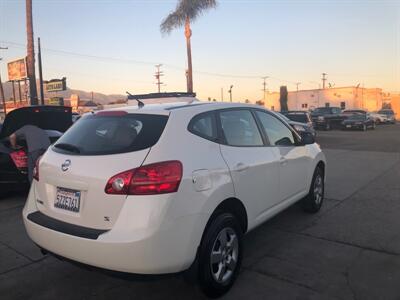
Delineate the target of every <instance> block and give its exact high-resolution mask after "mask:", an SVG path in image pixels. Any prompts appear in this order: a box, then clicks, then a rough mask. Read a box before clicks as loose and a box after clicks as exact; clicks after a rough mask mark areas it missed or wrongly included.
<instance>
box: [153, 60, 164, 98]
mask: <svg viewBox="0 0 400 300" xmlns="http://www.w3.org/2000/svg"><path fill="white" fill-rule="evenodd" d="M161 66H162V64H158V65H156V68H157V71H156V73H155V74H154V77H155V78H156V80H157V82H156V85H157V90H158V93H160V92H161V85H162V84H163V82H161V76H164V74H163V72H162V71H160V68H161Z"/></svg>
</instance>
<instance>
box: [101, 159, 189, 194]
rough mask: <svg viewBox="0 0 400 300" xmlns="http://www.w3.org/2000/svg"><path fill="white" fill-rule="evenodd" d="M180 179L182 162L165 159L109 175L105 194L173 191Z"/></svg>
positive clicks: (177, 186) (176, 188) (164, 192)
mask: <svg viewBox="0 0 400 300" xmlns="http://www.w3.org/2000/svg"><path fill="white" fill-rule="evenodd" d="M181 179H182V163H181V162H179V161H175V160H174V161H165V162H159V163H155V164H151V165H146V166H142V167H139V168H137V169H133V170H128V171H125V172H122V173H119V174H117V175H115V176H113V177H111V178H110V179H109V180H108V182H107V185H106V188H105V192H106V193H107V194H119V195H155V194H166V193H174V192H176V191H177V190H178V188H179V184H180V182H181Z"/></svg>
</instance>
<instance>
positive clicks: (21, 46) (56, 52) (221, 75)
mask: <svg viewBox="0 0 400 300" xmlns="http://www.w3.org/2000/svg"><path fill="white" fill-rule="evenodd" d="M0 42H2V43H6V44H9V45H12V46H13V47H16V48H23V47H25V44H23V43H15V42H10V41H0ZM42 50H43V51H46V52H50V53H54V54H58V55H66V56H75V57H81V58H87V59H93V60H100V61H114V62H118V63H124V64H126V63H130V64H141V65H152V66H154V65H157V64H158V62H149V61H140V60H133V59H126V58H117V57H107V56H97V55H91V54H83V53H77V52H71V51H65V50H57V49H51V48H42ZM163 66H165V67H167V68H170V69H175V70H179V71H182V70H183V71H184V70H186V68H184V67H180V66H176V65H172V64H163ZM194 73H196V74H201V75H208V76H215V77H223V78H240V79H257V78H260V77H262V76H260V75H235V74H225V73H214V72H206V71H201V70H198V71H194ZM268 78H270V79H272V80H275V81H279V82H286V83H290V84H296V82H294V81H289V80H285V79H281V78H277V77H273V76H268Z"/></svg>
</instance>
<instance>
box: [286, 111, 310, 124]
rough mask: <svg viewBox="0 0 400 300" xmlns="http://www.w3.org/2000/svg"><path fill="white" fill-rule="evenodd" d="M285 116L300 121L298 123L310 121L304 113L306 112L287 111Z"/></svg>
mask: <svg viewBox="0 0 400 300" xmlns="http://www.w3.org/2000/svg"><path fill="white" fill-rule="evenodd" d="M286 117H287V118H289V119H290V120H292V121H295V122H300V123H308V122H310V119H309V118H308V115H306V114H290V113H289V114H286Z"/></svg>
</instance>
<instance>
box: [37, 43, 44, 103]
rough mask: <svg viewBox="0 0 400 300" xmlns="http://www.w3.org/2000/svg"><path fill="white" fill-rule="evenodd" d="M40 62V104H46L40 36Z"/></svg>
mask: <svg viewBox="0 0 400 300" xmlns="http://www.w3.org/2000/svg"><path fill="white" fill-rule="evenodd" d="M38 63H39V85H40V104H41V105H44V91H43V74H42V50H41V47H40V37H39V38H38Z"/></svg>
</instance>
